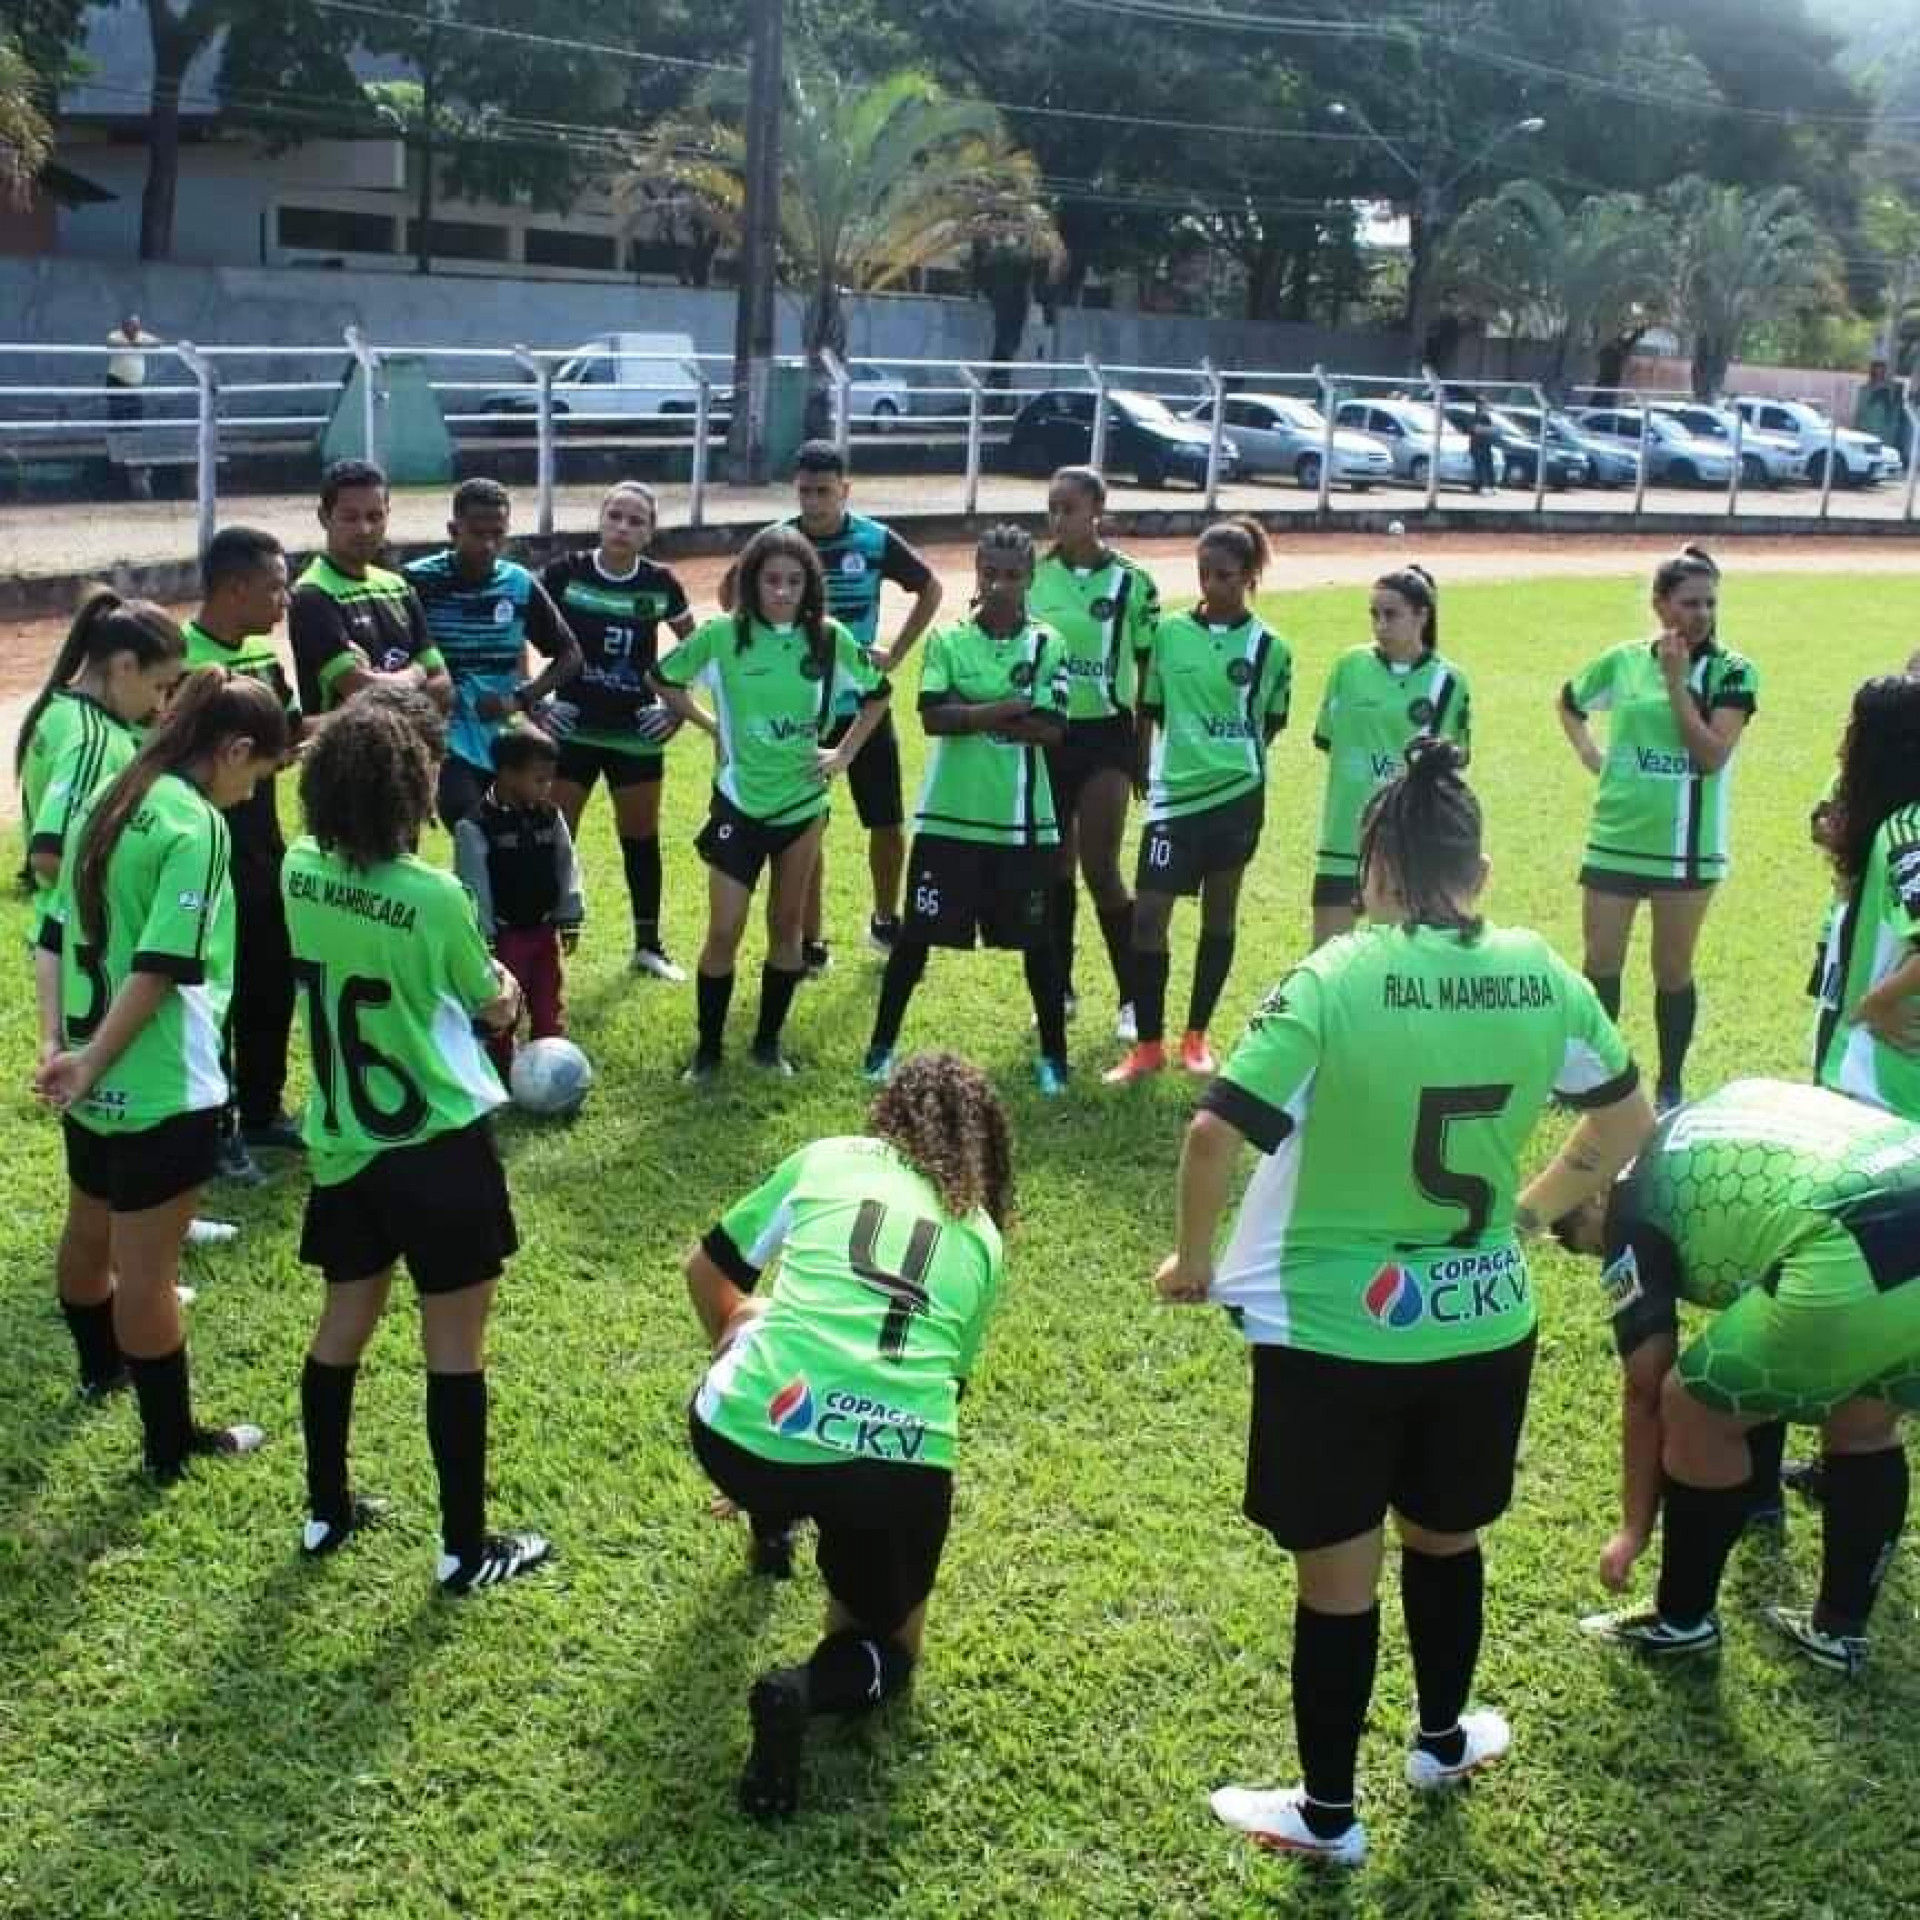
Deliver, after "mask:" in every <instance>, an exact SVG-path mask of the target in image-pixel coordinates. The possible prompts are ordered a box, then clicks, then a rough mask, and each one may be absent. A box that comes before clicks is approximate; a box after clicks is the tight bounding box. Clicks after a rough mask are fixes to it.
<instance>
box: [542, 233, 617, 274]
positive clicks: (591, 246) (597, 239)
mask: <svg viewBox="0 0 1920 1920" xmlns="http://www.w3.org/2000/svg"><path fill="white" fill-rule="evenodd" d="M526 262H527V265H528V266H530V267H576V268H580V269H583V270H587V271H591V272H594V273H611V272H612V271H613V269H614V267H615V266H616V265H617V264H618V260H617V257H616V254H615V250H614V240H613V235H612V234H610V233H569V232H568V231H567V230H566V229H565V228H564V227H529V228H528V229H527V233H526Z"/></svg>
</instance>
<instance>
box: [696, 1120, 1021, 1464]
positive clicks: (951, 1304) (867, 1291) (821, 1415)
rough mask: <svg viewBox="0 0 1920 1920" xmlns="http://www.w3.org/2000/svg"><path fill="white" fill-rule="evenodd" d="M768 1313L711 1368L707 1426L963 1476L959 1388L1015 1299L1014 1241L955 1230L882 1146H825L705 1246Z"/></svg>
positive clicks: (790, 1164) (935, 1199) (751, 1448)
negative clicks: (956, 1458) (1006, 1278)
mask: <svg viewBox="0 0 1920 1920" xmlns="http://www.w3.org/2000/svg"><path fill="white" fill-rule="evenodd" d="M702 1244H703V1245H704V1247H705V1249H706V1251H707V1254H708V1256H709V1258H711V1259H712V1260H713V1261H714V1262H715V1264H716V1265H718V1266H719V1267H720V1268H721V1269H722V1271H724V1272H725V1273H726V1274H727V1275H728V1276H729V1277H730V1278H731V1279H732V1280H733V1281H734V1282H735V1284H736V1285H739V1286H743V1287H752V1286H753V1285H754V1284H755V1282H756V1281H757V1279H758V1277H759V1275H760V1274H761V1272H762V1271H763V1270H764V1269H765V1268H766V1267H767V1266H768V1265H770V1264H771V1263H772V1262H773V1261H774V1260H775V1259H778V1260H779V1262H780V1271H779V1273H778V1274H777V1275H776V1276H775V1279H774V1283H773V1287H772V1289H771V1291H770V1293H769V1295H768V1297H767V1309H766V1312H765V1313H764V1314H763V1315H762V1316H761V1317H760V1318H758V1319H753V1320H749V1321H748V1322H747V1324H746V1326H745V1329H744V1330H743V1331H742V1332H741V1334H740V1335H739V1337H738V1338H737V1339H736V1340H735V1341H734V1342H733V1344H732V1345H731V1346H729V1347H728V1348H727V1350H726V1352H725V1353H723V1354H722V1355H721V1356H720V1357H719V1359H717V1360H716V1361H715V1362H714V1363H713V1365H712V1366H711V1367H710V1368H708V1370H707V1375H706V1378H705V1379H704V1380H703V1381H702V1382H701V1384H700V1390H699V1393H698V1395H697V1396H696V1399H695V1403H694V1405H695V1411H696V1412H697V1413H698V1415H699V1417H700V1418H701V1419H702V1420H703V1421H704V1422H705V1423H706V1424H707V1425H708V1426H709V1427H711V1428H712V1429H713V1431H714V1432H715V1433H717V1434H720V1435H721V1436H722V1437H723V1438H725V1439H728V1440H731V1441H732V1442H733V1443H734V1444H735V1445H736V1446H741V1447H744V1448H746V1449H747V1451H748V1452H749V1453H754V1454H758V1455H759V1456H760V1457H761V1458H762V1459H764V1460H785V1461H794V1462H798V1463H801V1464H803V1465H815V1466H817V1465H822V1464H825V1463H829V1462H832V1461H837V1460H878V1461H887V1462H892V1463H896V1464H902V1465H918V1466H930V1467H951V1466H952V1464H953V1455H954V1447H955V1442H956V1437H957V1432H958V1426H959V1420H958V1408H959V1400H960V1383H961V1382H962V1381H964V1380H965V1379H966V1378H967V1376H968V1375H969V1374H970V1373H971V1372H972V1371H973V1363H974V1359H975V1356H976V1355H977V1354H978V1353H979V1350H980V1340H981V1336H982V1335H983V1334H984V1333H985V1331H986V1325H987V1317H988V1315H989V1314H990V1313H991V1312H992V1310H993V1306H994V1302H995V1300H996V1298H997V1297H998V1295H999V1292H1000V1282H1001V1275H1002V1267H1003V1254H1002V1250H1001V1243H1000V1233H999V1229H998V1228H996V1227H995V1226H994V1224H993V1222H992V1221H991V1220H989V1219H988V1218H987V1216H986V1215H985V1214H984V1213H975V1214H973V1215H971V1216H970V1217H969V1218H967V1219H965V1220H955V1219H952V1218H950V1217H949V1216H948V1215H947V1214H946V1212H945V1211H944V1210H943V1209H942V1207H941V1205H940V1197H939V1195H938V1194H937V1193H936V1192H935V1191H934V1187H933V1184H932V1182H931V1181H929V1180H928V1179H927V1178H926V1176H925V1175H924V1174H921V1173H919V1172H916V1171H915V1170H914V1168H912V1167H911V1166H909V1165H908V1164H907V1163H906V1162H905V1161H904V1160H903V1159H901V1158H900V1156H899V1155H898V1154H897V1153H895V1152H894V1150H893V1148H892V1147H890V1146H888V1145H887V1144H886V1142H884V1141H881V1140H870V1139H842V1140H816V1141H815V1142H814V1143H813V1144H812V1145H811V1146H807V1147H802V1148H801V1149H800V1150H799V1152H797V1153H794V1154H790V1155H788V1157H787V1158H786V1159H785V1160H783V1161H782V1162H781V1163H780V1165H779V1166H778V1167H777V1168H776V1169H775V1170H774V1172H773V1173H772V1175H771V1176H770V1177H769V1178H768V1179H767V1180H766V1181H764V1182H763V1183H762V1184H761V1185H760V1186H758V1187H756V1188H755V1189H754V1191H753V1192H752V1193H750V1194H748V1195H747V1197H746V1198H745V1199H744V1200H741V1201H740V1202H738V1203H737V1204H736V1205H735V1206H733V1207H732V1208H730V1209H729V1210H728V1212H727V1213H726V1215H725V1216H724V1217H723V1218H722V1220H721V1221H720V1223H719V1225H718V1226H716V1227H715V1228H714V1229H713V1230H712V1231H711V1232H709V1233H708V1235H707V1237H706V1239H705V1241H704V1242H703V1243H702Z"/></svg>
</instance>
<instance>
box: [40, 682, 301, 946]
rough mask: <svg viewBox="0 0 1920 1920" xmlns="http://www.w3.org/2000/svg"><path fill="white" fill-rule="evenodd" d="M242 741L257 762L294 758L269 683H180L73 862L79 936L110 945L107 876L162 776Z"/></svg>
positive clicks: (95, 815)
mask: <svg viewBox="0 0 1920 1920" xmlns="http://www.w3.org/2000/svg"><path fill="white" fill-rule="evenodd" d="M235 740H246V741H248V742H250V743H251V745H252V749H253V751H252V753H251V754H250V755H249V756H248V757H249V758H250V759H254V760H274V761H277V760H279V759H281V758H282V757H283V756H284V755H285V753H286V751H287V716H286V713H285V711H284V710H283V709H282V707H281V705H280V701H279V697H278V696H277V695H276V694H275V693H274V691H273V689H272V688H271V687H269V686H268V685H267V684H266V682H265V681H263V680H255V679H252V678H251V677H249V676H247V675H245V674H233V673H229V672H228V671H227V670H226V668H225V667H202V668H200V669H198V670H197V671H195V672H193V673H190V674H188V675H187V677H186V678H185V679H184V680H182V681H181V682H180V685H179V688H178V689H177V690H176V692H175V693H174V696H173V699H172V701H171V703H170V704H169V705H168V707H167V711H166V713H165V714H164V715H163V716H162V718H161V720H160V723H159V725H158V726H156V727H155V728H154V730H153V731H152V732H151V733H150V734H148V736H147V741H146V745H145V746H143V747H142V748H141V749H140V751H139V752H138V753H137V754H136V755H135V756H134V757H133V760H132V762H131V763H130V764H129V765H128V766H127V768H126V769H125V771H124V772H122V773H121V774H120V776H119V777H118V778H117V779H116V780H115V781H114V782H113V783H112V785H110V786H109V787H108V788H107V790H106V791H105V792H104V793H103V794H102V795H101V796H100V799H99V802H98V804H97V805H96V806H95V807H94V809H93V812H92V814H91V816H90V817H89V818H88V820H87V824H86V826H85V828H84V829H83V830H82V832H81V835H80V844H79V847H78V849H77V850H76V852H75V854H74V868H73V898H74V905H75V906H76V908H77V909H78V911H79V921H80V931H81V933H82V934H83V935H84V936H85V937H86V939H87V941H88V943H89V944H90V945H93V946H96V947H97V946H99V945H100V944H101V943H102V942H103V941H104V940H105V938H106V922H107V908H106V898H107V868H108V866H109V864H110V863H111V862H112V860H113V852H114V849H115V848H116V847H117V846H118V845H119V844H120V836H121V834H122V833H124V832H125V831H126V826H127V822H128V821H129V820H131V819H132V818H133V817H134V815H135V814H136V813H138V812H139V811H140V808H141V806H142V804H143V803H144V802H145V800H146V797H147V795H148V794H149V793H150V792H152V790H153V784H154V782H155V781H156V780H158V779H160V777H161V776H162V775H163V774H169V773H179V774H184V773H186V772H187V771H188V770H189V769H190V768H192V767H193V766H195V765H196V764H197V763H199V762H202V761H205V760H209V759H211V758H213V756H214V755H216V754H217V753H219V752H220V750H221V749H222V748H223V747H226V746H227V745H229V744H230V743H231V742H233V741H235Z"/></svg>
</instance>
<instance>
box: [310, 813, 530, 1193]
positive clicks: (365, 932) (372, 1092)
mask: <svg viewBox="0 0 1920 1920" xmlns="http://www.w3.org/2000/svg"><path fill="white" fill-rule="evenodd" d="M280 884H281V891H282V893H283V895H284V896H285V899H286V905H287V935H288V939H289V942H290V944H291V945H292V948H293V977H294V979H295V980H296V981H297V982H298V983H299V986H300V990H301V998H302V999H303V1001H304V1002H305V1005H306V1017H307V1042H308V1047H309V1050H310V1053H311V1056H312V1060H313V1087H312V1091H311V1092H310V1093H309V1094H308V1095H307V1110H306V1115H305V1117H304V1119H303V1120H302V1122H301V1128H300V1130H301V1133H302V1135H303V1136H304V1138H305V1140H306V1143H307V1150H308V1155H309V1159H310V1163H311V1166H312V1170H313V1179H314V1183H315V1185H317V1186H323V1187H325V1186H333V1185H336V1184H337V1183H338V1182H340V1181H342V1180H349V1179H351V1178H352V1177H353V1176H354V1175H355V1174H356V1173H358V1172H359V1171H360V1170H361V1168H363V1167H364V1166H366V1165H367V1163H368V1162H369V1161H370V1160H372V1159H373V1158H374V1156H375V1155H376V1154H380V1153H384V1152H386V1151H387V1150H388V1149H389V1148H391V1147H410V1146H416V1145H418V1144H419V1143H420V1142H421V1141H423V1140H430V1139H432V1138H433V1137H434V1136H435V1135H436V1134H442V1133H451V1132H453V1131H454V1130H455V1129H456V1128H459V1127H465V1126H470V1125H471V1124H472V1123H473V1122H474V1121H476V1120H478V1119H480V1118H481V1117H482V1116H483V1115H485V1114H488V1113H491V1112H492V1111H493V1109H494V1108H495V1107H497V1106H499V1105H500V1103H501V1102H502V1101H503V1100H504V1099H505V1098H506V1095H505V1094H504V1093H503V1092H502V1091H501V1087H500V1077H499V1075H498V1074H496V1073H495V1072H494V1070H493V1066H492V1064H491V1062H490V1061H489V1060H488V1059H487V1054H486V1049H485V1047H484V1046H483V1045H482V1044H481V1042H480V1040H479V1039H478V1037H477V1036H476V1035H475V1033H474V1030H473V1016H474V1014H475V1013H476V1012H477V1011H478V1010H479V1009H480V1008H481V1007H482V1006H484V1005H485V1004H486V1003H487V1002H488V1001H489V1000H491V999H493V998H494V996H495V995H496V994H497V993H498V992H499V986H498V984H497V982H496V979H495V975H494V970H493V961H492V959H491V957H490V956H489V954H488V952H487V943H486V942H485V941H484V940H483V939H481V937H480V926H479V922H478V920H477V919H476V918H475V915H474V907H473V896H472V895H471V894H470V893H468V891H467V890H466V888H465V887H463V886H462V885H461V884H460V882H459V881H458V880H456V879H455V878H454V877H453V875H452V874H450V873H448V872H446V871H445V870H444V869H442V868H440V867H430V866H428V865H427V863H426V862H425V861H424V860H421V859H418V858H416V857H415V856H414V855H413V854H404V855H402V856H401V858H400V859H398V860H389V861H387V862H385V863H384V864H382V865H380V866H376V867H371V868H369V869H367V870H366V871H365V872H361V871H360V870H359V869H357V868H355V867H353V866H351V865H349V864H348V863H347V862H346V861H345V860H343V859H341V858H340V857H339V856H338V855H337V854H332V853H328V852H326V851H325V850H324V849H323V848H322V847H321V846H320V845H319V844H318V842H316V841H315V840H313V839H312V838H311V837H310V836H303V837H302V838H300V839H298V840H296V841H295V842H294V843H293V845H292V846H291V847H289V848H288V849H287V857H286V861H285V863H284V865H283V867H282V869H281V881H280Z"/></svg>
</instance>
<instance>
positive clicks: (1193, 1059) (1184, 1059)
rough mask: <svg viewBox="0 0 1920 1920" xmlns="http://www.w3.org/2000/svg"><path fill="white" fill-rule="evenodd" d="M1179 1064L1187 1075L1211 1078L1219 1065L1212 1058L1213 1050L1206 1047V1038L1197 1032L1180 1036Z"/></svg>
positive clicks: (1218, 1069)
mask: <svg viewBox="0 0 1920 1920" xmlns="http://www.w3.org/2000/svg"><path fill="white" fill-rule="evenodd" d="M1180 1064H1181V1065H1182V1066H1183V1067H1184V1068H1186V1070H1187V1071H1188V1072H1189V1073H1203V1074H1206V1075H1208V1076H1212V1075H1213V1074H1216V1073H1218V1072H1219V1071H1220V1063H1219V1061H1217V1060H1216V1059H1215V1058H1214V1057H1213V1049H1212V1048H1211V1047H1210V1046H1208V1045H1207V1036H1206V1035H1205V1034H1204V1033H1199V1032H1189V1033H1187V1034H1185V1035H1183V1036H1182V1038H1181V1041H1180Z"/></svg>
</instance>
